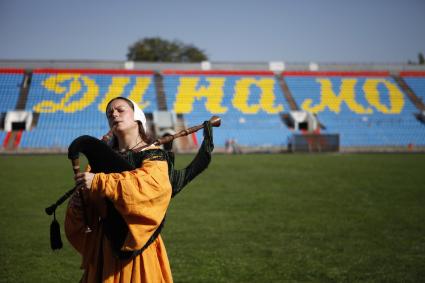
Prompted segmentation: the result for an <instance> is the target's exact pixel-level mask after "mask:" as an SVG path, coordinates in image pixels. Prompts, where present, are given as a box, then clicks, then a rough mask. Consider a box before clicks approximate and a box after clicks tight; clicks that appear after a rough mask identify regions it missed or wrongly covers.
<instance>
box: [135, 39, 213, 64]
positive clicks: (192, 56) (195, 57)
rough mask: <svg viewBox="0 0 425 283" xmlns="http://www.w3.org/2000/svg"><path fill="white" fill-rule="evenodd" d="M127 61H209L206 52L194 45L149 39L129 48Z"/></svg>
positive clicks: (137, 42) (139, 41)
mask: <svg viewBox="0 0 425 283" xmlns="http://www.w3.org/2000/svg"><path fill="white" fill-rule="evenodd" d="M127 60H130V61H145V62H201V61H206V60H208V57H207V55H205V53H204V51H203V50H201V49H199V48H197V47H196V46H194V45H192V44H184V43H182V42H180V41H177V40H174V41H168V40H165V39H162V38H160V37H147V38H144V39H141V40H138V41H136V42H135V43H134V44H132V45H131V46H130V47H129V48H128V53H127Z"/></svg>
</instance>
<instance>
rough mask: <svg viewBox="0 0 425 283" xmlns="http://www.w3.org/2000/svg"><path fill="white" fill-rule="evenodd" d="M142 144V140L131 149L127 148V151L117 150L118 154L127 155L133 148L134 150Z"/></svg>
mask: <svg viewBox="0 0 425 283" xmlns="http://www.w3.org/2000/svg"><path fill="white" fill-rule="evenodd" d="M142 142H143V140H140V141H139V142H138V143H136V144H135V145H134V146H133V147H131V148H129V149H123V150H119V151H118V153H119V154H121V155H127V154H128V153H129V152H131V151H133V149H134V148H136V146H138V145H139V144H141V143H142Z"/></svg>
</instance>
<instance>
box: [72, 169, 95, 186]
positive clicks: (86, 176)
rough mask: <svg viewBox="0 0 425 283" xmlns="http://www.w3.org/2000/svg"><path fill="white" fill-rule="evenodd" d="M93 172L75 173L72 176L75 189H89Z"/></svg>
mask: <svg viewBox="0 0 425 283" xmlns="http://www.w3.org/2000/svg"><path fill="white" fill-rule="evenodd" d="M93 178H94V174H93V173H90V172H83V173H77V174H75V176H74V180H75V185H76V186H77V189H79V188H81V189H83V190H90V188H91V183H92V182H93Z"/></svg>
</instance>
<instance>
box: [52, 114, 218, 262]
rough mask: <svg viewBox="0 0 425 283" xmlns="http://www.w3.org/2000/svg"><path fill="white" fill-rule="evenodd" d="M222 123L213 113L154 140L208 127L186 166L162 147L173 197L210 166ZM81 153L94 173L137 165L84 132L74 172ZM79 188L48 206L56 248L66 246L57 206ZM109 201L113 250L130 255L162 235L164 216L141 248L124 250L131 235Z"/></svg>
mask: <svg viewBox="0 0 425 283" xmlns="http://www.w3.org/2000/svg"><path fill="white" fill-rule="evenodd" d="M220 124H221V119H220V118H219V117H217V116H213V117H212V118H211V119H210V120H209V121H205V122H204V123H203V124H201V125H198V126H194V127H191V128H188V129H186V130H182V131H180V132H179V133H177V134H175V135H169V136H165V137H163V138H160V139H157V140H156V141H155V142H154V143H152V144H151V145H156V146H159V145H161V144H165V143H169V142H171V141H173V140H174V139H175V138H179V137H182V136H186V135H189V134H191V133H194V132H196V131H198V130H200V129H202V128H203V129H204V141H203V143H202V145H201V148H200V150H199V152H198V154H197V155H196V156H195V158H194V160H193V161H192V162H191V163H190V165H189V166H187V167H186V168H184V169H182V170H175V169H174V155H173V153H171V152H164V151H161V152H162V153H163V154H164V156H165V159H166V160H167V162H168V169H169V176H170V183H171V186H172V190H173V192H172V197H174V196H175V195H176V194H177V193H178V192H180V191H181V190H182V189H183V187H185V186H186V185H187V184H188V183H189V182H190V181H191V180H193V178H195V177H196V176H197V175H199V174H200V173H201V172H202V171H203V170H204V169H205V168H207V167H208V164H209V163H210V160H211V152H212V150H213V148H214V144H213V136H212V128H211V127H219V126H220ZM151 145H148V146H151ZM80 153H83V154H84V155H85V156H86V158H87V161H88V164H89V165H90V172H92V173H100V172H102V173H120V172H123V171H131V170H134V169H136V168H135V167H134V166H133V165H131V164H130V163H129V162H128V161H127V160H125V159H124V158H123V157H122V156H121V155H119V154H118V153H117V152H115V151H114V150H113V149H112V148H111V147H110V146H108V145H107V144H106V143H105V142H104V141H102V140H99V139H97V138H94V137H91V136H88V135H84V136H80V137H78V138H76V139H75V140H74V141H73V142H72V143H71V144H70V146H69V148H68V158H69V159H70V160H71V161H72V165H73V169H74V173H78V172H79V154H80ZM76 190H77V188H76V187H74V188H72V189H71V190H69V191H67V192H66V193H65V194H64V195H63V196H62V197H60V198H59V199H58V200H57V201H56V202H55V203H54V204H52V205H51V206H49V207H47V208H46V209H45V211H46V213H47V214H48V215H52V214H53V221H52V224H51V225H50V245H51V248H52V249H53V250H55V249H60V248H62V240H61V237H60V226H59V223H58V222H57V220H56V215H55V211H56V208H57V207H58V206H59V205H61V204H62V203H63V202H64V201H65V200H67V199H68V198H69V197H70V196H71V195H72V194H73V193H74V192H75V191H76ZM77 193H79V192H77ZM79 194H80V197H81V201H82V209H83V217H84V221H85V224H86V232H87V233H89V232H90V231H91V229H90V227H89V225H88V219H87V217H86V212H85V204H84V198H83V197H82V193H79ZM106 203H107V218H106V220H105V234H106V236H107V237H108V238H109V240H110V242H111V244H112V248H113V251H114V253H115V254H116V255H117V256H118V257H120V258H129V257H132V256H134V255H136V254H139V253H141V252H142V251H143V250H144V249H145V248H146V247H147V246H149V244H150V243H151V242H153V241H154V240H155V239H156V237H157V236H158V235H159V233H160V231H161V229H162V227H163V224H164V220H163V221H162V223H161V224H160V225H159V227H158V228H157V230H156V231H155V232H154V234H153V235H152V236H151V238H150V239H149V241H148V242H147V243H146V244H145V246H144V247H143V248H142V249H141V250H138V251H135V252H122V251H120V249H121V247H122V244H123V243H124V240H125V237H126V235H127V232H128V227H127V224H126V223H125V221H124V219H123V218H122V217H121V215H120V214H119V213H118V211H117V210H116V209H115V207H114V205H113V203H112V202H111V201H109V200H107V199H106Z"/></svg>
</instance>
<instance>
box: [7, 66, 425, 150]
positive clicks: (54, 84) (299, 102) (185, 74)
mask: <svg viewBox="0 0 425 283" xmlns="http://www.w3.org/2000/svg"><path fill="white" fill-rule="evenodd" d="M166 66H167V67H168V68H169V67H170V65H166ZM179 66H180V65H178V64H177V67H179ZM168 68H165V69H154V68H152V69H151V70H125V69H122V68H116V69H103V68H99V69H89V68H86V67H83V68H82V69H80V68H74V69H61V68H56V67H55V68H43V67H41V68H33V69H32V70H31V69H30V70H28V69H27V68H25V71H24V68H22V69H16V68H15V69H11V68H9V69H5V68H3V69H1V68H0V97H1V101H0V110H1V112H2V121H1V122H2V124H4V116H5V115H4V114H5V113H6V112H10V111H18V110H19V111H27V112H29V113H32V114H33V119H32V126H31V129H30V130H26V129H22V128H21V129H14V130H12V131H9V132H6V131H5V130H4V126H3V125H2V126H3V127H2V128H1V129H2V130H1V131H0V142H1V145H2V150H7V149H20V150H31V149H46V150H55V149H62V150H64V149H66V148H67V147H68V145H69V144H70V142H71V141H72V140H73V139H74V138H76V137H78V136H80V135H83V134H89V135H92V136H96V137H101V136H102V135H103V134H104V133H106V132H107V131H108V125H107V122H106V119H105V114H104V110H105V107H106V103H107V102H108V101H109V100H110V99H111V98H113V97H116V96H125V97H129V98H131V99H133V100H134V101H136V102H137V103H138V104H139V105H140V106H141V108H142V109H143V110H144V111H145V113H147V116H148V120H149V122H150V124H151V125H152V126H153V127H152V129H154V131H155V133H156V134H158V135H159V134H160V133H159V132H158V130H157V128H155V127H156V125H155V124H156V123H158V120H155V119H163V122H164V124H166V123H165V122H166V121H165V120H167V119H165V120H164V117H165V118H166V117H167V113H169V114H170V116H169V117H175V118H173V119H176V120H178V121H177V123H175V124H174V130H175V131H179V130H180V129H183V128H185V127H190V126H193V125H198V124H200V123H202V122H203V121H205V120H208V119H209V118H210V117H211V116H212V115H218V116H220V117H221V118H222V125H221V127H220V129H219V130H216V131H215V134H214V138H215V144H216V146H217V148H224V147H225V145H226V144H229V141H237V143H238V144H239V145H240V146H243V147H244V148H247V149H248V148H249V149H253V150H255V149H266V150H267V149H270V148H274V149H286V148H287V147H288V145H289V144H288V143H289V142H292V141H291V137H292V136H294V134H296V135H305V136H306V137H307V136H308V135H310V136H309V138H312V136H311V135H312V134H313V135H316V134H319V133H320V134H323V135H326V134H336V135H339V137H340V145H341V148H369V149H374V148H375V149H376V148H385V147H397V148H402V149H406V148H411V147H412V146H414V147H415V148H416V147H425V123H424V120H425V119H423V120H421V119H420V118H418V117H422V118H423V116H424V115H425V112H424V110H425V106H424V103H423V101H424V99H425V72H424V71H403V70H400V71H396V72H395V71H394V70H391V71H390V70H387V71H375V70H372V71H369V70H368V69H365V70H358V69H355V70H351V71H347V70H344V68H341V69H342V70H339V69H338V70H337V71H335V70H329V71H323V70H322V71H308V70H287V71H283V72H280V71H279V72H272V71H265V70H264V68H263V69H252V70H250V69H243V70H234V69H231V68H229V69H227V70H226V69H222V70H200V69H190V68H189V69H184V68H182V69H168ZM153 70H156V71H153ZM23 81H26V82H28V85H27V86H25V87H24V86H23ZM294 111H295V112H299V111H306V112H309V113H313V114H314V116H315V117H316V118H317V120H318V122H319V125H320V128H319V129H317V131H314V132H313V133H312V132H307V131H306V129H305V128H293V127H291V126H290V125H288V123H287V121H286V120H285V119H287V118H288V117H294V116H293V115H294V113H295V112H294ZM159 112H160V113H159ZM288 113H291V115H292V116H291V115H289V114H288ZM421 113H422V114H421ZM164 114H165V115H164ZM421 115H422V116H421ZM310 116H311V115H310ZM158 117H159V118H158ZM159 121H160V120H159ZM421 121H422V122H421ZM309 130H310V128H309ZM313 138H314V137H313ZM201 139H202V131H199V132H197V133H196V135H192V136H191V140H192V141H191V143H192V144H191V146H192V149H194V148H196V146H197V145H198V143H197V141H198V140H201Z"/></svg>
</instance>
